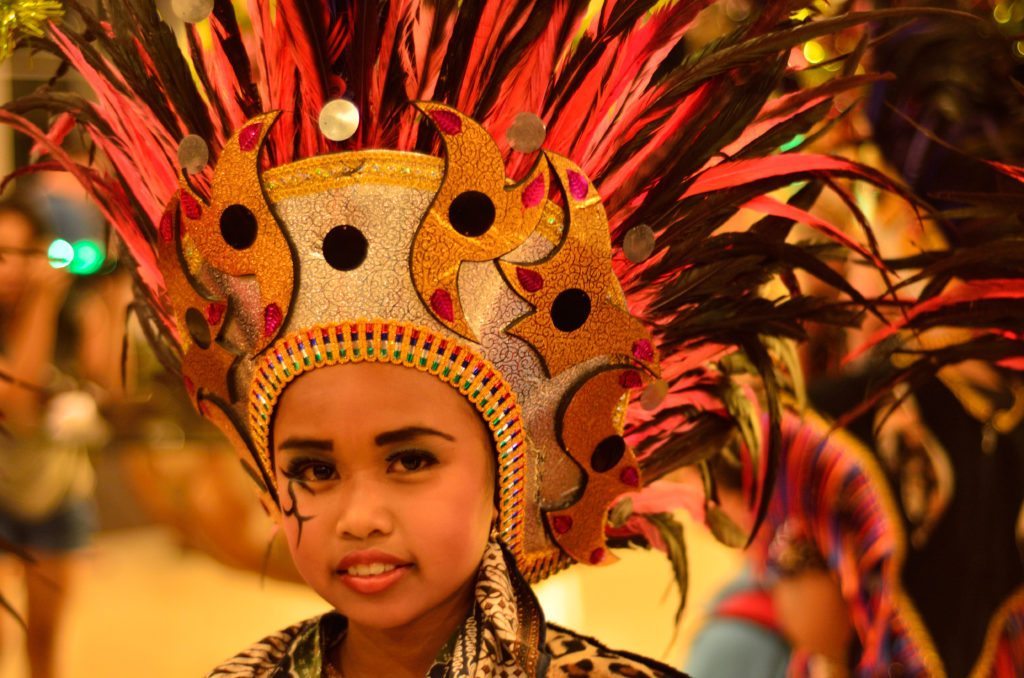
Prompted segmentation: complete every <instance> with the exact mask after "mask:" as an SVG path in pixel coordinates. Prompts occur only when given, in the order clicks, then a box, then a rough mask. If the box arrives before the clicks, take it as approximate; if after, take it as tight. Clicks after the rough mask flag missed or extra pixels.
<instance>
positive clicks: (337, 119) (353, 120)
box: [320, 99, 359, 141]
mask: <svg viewBox="0 0 1024 678" xmlns="http://www.w3.org/2000/svg"><path fill="white" fill-rule="evenodd" d="M357 129H359V109H358V108H356V105H355V104H354V103H352V102H351V101H349V100H348V99H335V100H334V101H328V102H327V103H326V104H324V107H323V108H321V109H320V132H321V133H323V135H324V136H325V137H327V138H328V139H330V140H331V141H345V139H348V138H349V137H351V136H352V135H353V134H355V133H356V130H357Z"/></svg>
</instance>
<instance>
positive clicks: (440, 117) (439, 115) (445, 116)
mask: <svg viewBox="0 0 1024 678" xmlns="http://www.w3.org/2000/svg"><path fill="white" fill-rule="evenodd" d="M430 117H431V118H433V119H434V122H436V123H437V126H438V128H440V130H441V131H442V132H444V133H445V134H458V133H459V132H461V131H462V119H461V118H459V116H457V115H455V114H454V113H452V112H451V111H431V112H430Z"/></svg>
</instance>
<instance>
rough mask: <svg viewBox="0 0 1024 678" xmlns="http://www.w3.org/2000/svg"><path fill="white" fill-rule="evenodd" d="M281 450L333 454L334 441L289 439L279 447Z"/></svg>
mask: <svg viewBox="0 0 1024 678" xmlns="http://www.w3.org/2000/svg"><path fill="white" fill-rule="evenodd" d="M278 449H280V450H287V449H295V450H318V451H321V452H333V451H334V441H333V440H329V439H326V438H288V439H286V440H285V441H284V442H283V443H281V445H280V446H279V447H278Z"/></svg>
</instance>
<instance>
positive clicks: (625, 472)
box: [619, 466, 640, 487]
mask: <svg viewBox="0 0 1024 678" xmlns="http://www.w3.org/2000/svg"><path fill="white" fill-rule="evenodd" d="M619 480H621V481H622V482H624V483H626V484H627V485H629V486H630V487H640V474H639V473H637V470H636V469H635V468H633V467H632V466H627V467H626V468H624V469H622V473H620V474H619Z"/></svg>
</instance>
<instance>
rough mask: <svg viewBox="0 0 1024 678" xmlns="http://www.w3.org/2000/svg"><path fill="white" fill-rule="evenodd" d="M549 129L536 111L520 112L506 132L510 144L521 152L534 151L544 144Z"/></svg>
mask: <svg viewBox="0 0 1024 678" xmlns="http://www.w3.org/2000/svg"><path fill="white" fill-rule="evenodd" d="M545 136H547V129H546V128H545V127H544V121H543V120H541V119H540V116H538V115H537V114H536V113H526V112H523V113H520V114H519V115H517V116H516V117H515V120H513V121H512V125H511V126H510V127H509V128H508V131H507V132H505V138H506V139H508V145H509V146H511V147H512V148H513V149H515V150H517V151H519V152H520V153H533V152H534V151H536V150H537V149H539V148H540V147H541V146H543V145H544V137H545Z"/></svg>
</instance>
